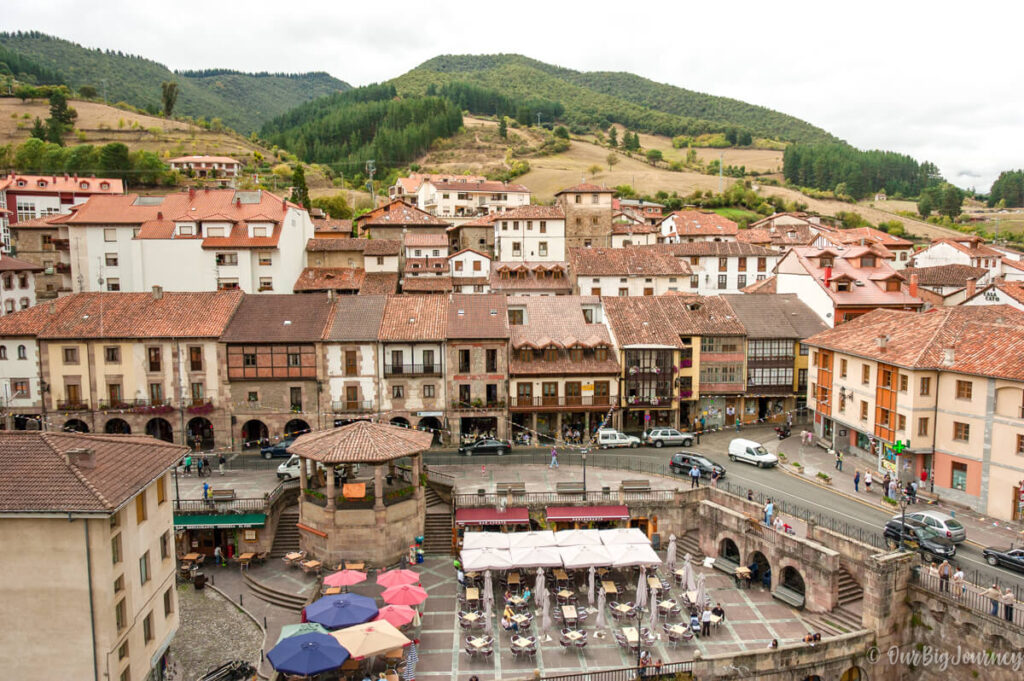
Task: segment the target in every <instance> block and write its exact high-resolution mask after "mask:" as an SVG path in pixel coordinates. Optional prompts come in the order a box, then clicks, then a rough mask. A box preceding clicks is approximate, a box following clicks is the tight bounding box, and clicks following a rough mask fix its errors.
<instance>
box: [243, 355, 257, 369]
mask: <svg viewBox="0 0 1024 681" xmlns="http://www.w3.org/2000/svg"><path fill="white" fill-rule="evenodd" d="M242 366H246V367H254V366H256V353H255V352H243V353H242Z"/></svg>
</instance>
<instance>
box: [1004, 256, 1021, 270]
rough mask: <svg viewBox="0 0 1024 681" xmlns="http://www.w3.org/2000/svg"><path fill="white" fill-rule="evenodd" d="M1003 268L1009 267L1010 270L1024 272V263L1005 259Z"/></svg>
mask: <svg viewBox="0 0 1024 681" xmlns="http://www.w3.org/2000/svg"><path fill="white" fill-rule="evenodd" d="M1003 266H1004V267H1009V268H1011V269H1015V270H1022V271H1024V261H1021V260H1013V259H1011V258H1003Z"/></svg>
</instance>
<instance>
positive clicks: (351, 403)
mask: <svg viewBox="0 0 1024 681" xmlns="http://www.w3.org/2000/svg"><path fill="white" fill-rule="evenodd" d="M373 410H374V407H373V400H335V401H333V402H331V411H333V412H334V413H336V414H341V413H344V412H359V413H364V412H369V411H373Z"/></svg>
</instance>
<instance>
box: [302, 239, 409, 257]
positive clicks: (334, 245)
mask: <svg viewBox="0 0 1024 681" xmlns="http://www.w3.org/2000/svg"><path fill="white" fill-rule="evenodd" d="M306 251H307V252H308V253H323V252H328V251H361V252H362V253H363V255H398V254H399V253H401V252H402V242H401V241H399V240H398V239H353V238H351V237H343V238H337V239H333V238H330V237H328V238H318V239H310V240H309V241H307V242H306Z"/></svg>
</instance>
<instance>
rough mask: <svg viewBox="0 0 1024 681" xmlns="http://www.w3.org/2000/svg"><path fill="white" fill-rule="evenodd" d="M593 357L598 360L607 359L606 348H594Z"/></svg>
mask: <svg viewBox="0 0 1024 681" xmlns="http://www.w3.org/2000/svg"><path fill="white" fill-rule="evenodd" d="M594 359H595V360H597V361H598V362H606V361H608V348H605V347H600V348H595V349H594Z"/></svg>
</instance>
